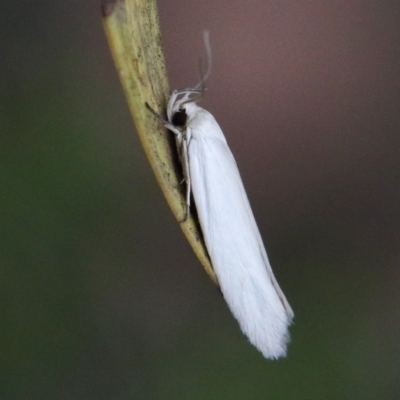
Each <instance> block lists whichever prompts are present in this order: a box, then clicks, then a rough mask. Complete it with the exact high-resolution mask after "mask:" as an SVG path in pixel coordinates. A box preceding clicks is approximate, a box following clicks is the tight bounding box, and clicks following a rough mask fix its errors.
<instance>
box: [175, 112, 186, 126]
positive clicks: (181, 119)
mask: <svg viewBox="0 0 400 400" xmlns="http://www.w3.org/2000/svg"><path fill="white" fill-rule="evenodd" d="M186 120H187V114H186V110H185V109H183V108H180V109H179V110H178V111H177V112H176V113H175V114H174V115H173V117H172V125H175V126H185V125H186Z"/></svg>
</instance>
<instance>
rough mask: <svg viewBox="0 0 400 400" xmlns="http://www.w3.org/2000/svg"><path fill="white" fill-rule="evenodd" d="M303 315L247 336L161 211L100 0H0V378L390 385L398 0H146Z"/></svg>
mask: <svg viewBox="0 0 400 400" xmlns="http://www.w3.org/2000/svg"><path fill="white" fill-rule="evenodd" d="M159 7H160V8H159V12H160V21H161V28H162V34H163V41H164V45H165V51H166V58H167V66H168V72H169V75H170V79H171V87H172V88H175V87H185V86H190V85H191V84H193V83H194V82H196V81H197V77H198V74H197V65H198V57H199V56H200V55H201V54H202V53H203V48H202V39H201V32H202V30H203V29H204V28H208V29H209V30H210V32H211V42H212V48H213V55H214V64H213V71H212V76H211V78H210V80H209V83H208V86H209V90H208V92H207V96H206V98H205V100H204V102H203V105H204V106H205V107H206V108H208V109H209V110H210V111H211V112H213V114H214V115H215V116H216V118H217V120H218V121H219V122H220V124H221V126H222V128H223V130H224V132H225V133H226V136H227V139H228V141H229V143H230V146H231V148H232V151H233V152H234V154H235V156H236V159H237V162H238V164H239V167H240V169H241V172H242V177H243V180H244V183H245V185H246V188H247V190H248V194H249V197H250V201H251V203H252V205H253V208H254V213H255V215H256V218H257V220H258V223H259V227H260V230H261V231H262V234H263V237H264V239H265V243H266V247H267V250H268V253H269V256H270V259H271V263H272V265H273V268H274V271H275V273H276V276H277V278H278V280H279V282H280V284H281V287H282V289H283V290H284V292H285V294H286V296H287V298H288V300H289V301H290V303H291V305H292V307H293V309H294V311H295V314H296V317H295V324H294V325H293V326H292V328H291V336H292V342H291V344H290V346H289V349H288V357H287V358H286V359H283V360H279V361H267V360H265V359H263V358H262V356H261V355H260V354H259V353H258V352H257V351H256V350H255V349H254V348H253V347H252V346H250V345H249V344H248V343H247V340H246V338H245V337H244V336H243V335H242V334H241V332H240V330H239V328H238V326H237V323H236V322H235V321H234V319H233V317H232V316H231V314H230V312H229V310H228V309H227V307H226V305H225V303H224V301H223V299H222V297H221V296H220V294H219V293H218V291H217V290H216V289H215V287H214V286H213V285H212V284H211V282H210V280H209V279H208V277H207V275H206V274H205V272H204V271H203V270H202V268H201V266H200V264H199V262H198V260H197V259H196V258H195V256H194V254H193V253H192V250H191V248H190V247H189V245H188V244H187V242H186V241H185V239H184V236H183V234H182V233H181V231H180V228H179V226H178V224H177V223H176V222H175V221H174V218H173V216H172V214H171V212H170V211H169V209H168V207H167V205H166V202H165V200H164V198H163V197H162V195H161V191H160V189H159V188H158V187H157V184H156V181H155V178H154V176H153V173H152V171H151V169H150V166H149V163H148V162H147V160H146V158H145V156H144V152H143V150H142V148H141V145H140V142H139V140H138V137H137V135H136V133H135V130H134V125H133V122H132V120H131V117H130V114H129V111H128V108H127V105H126V102H125V98H124V94H123V92H122V89H121V86H120V84H119V81H118V76H117V73H116V71H115V68H114V66H113V63H112V60H111V56H110V52H109V49H108V47H107V42H106V38H105V35H104V32H103V28H102V22H101V17H100V5H99V4H98V2H97V1H95V0H91V1H87V2H81V1H77V0H72V1H51V2H50V1H47V2H46V1H35V2H28V1H11V0H2V1H0V141H1V142H0V152H1V157H0V163H1V165H0V174H1V188H0V205H1V224H0V227H1V228H0V229H1V240H0V307H1V313H0V398H1V399H21V400H24V399H29V400H31V399H118V400H119V399H256V400H258V399H285V400H289V399H291V400H292V399H293V400H298V399H307V400H309V399H318V400H320V399H324V400H328V399H332V400H333V399H335V400H337V399H349V400H350V399H351V400H357V399H363V400H368V399H371V400H372V399H379V400H382V399H385V400H391V399H393V400H396V399H399V398H400V307H399V304H400V269H399V267H400V266H399V261H400V255H399V241H400V229H399V227H400V190H399V178H400V3H399V2H397V1H386V2H380V1H377V0H376V1H368V2H366V1H361V0H357V1H355V0H354V1H334V2H332V1H327V0H324V1H319V2H297V1H287V2H281V1H278V0H276V1H272V0H271V1H264V0H262V1H261V0H259V1H254V2H244V1H236V0H235V1H230V2H226V1H222V0H214V1H211V0H206V1H203V2H198V1H194V0H190V1H173V0H171V1H165V2H161V1H160V2H159Z"/></svg>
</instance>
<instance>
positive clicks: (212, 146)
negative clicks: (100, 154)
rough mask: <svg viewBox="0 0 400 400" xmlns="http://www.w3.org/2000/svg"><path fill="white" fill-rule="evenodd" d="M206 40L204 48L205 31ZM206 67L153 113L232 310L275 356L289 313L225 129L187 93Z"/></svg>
mask: <svg viewBox="0 0 400 400" xmlns="http://www.w3.org/2000/svg"><path fill="white" fill-rule="evenodd" d="M205 41H206V48H207V51H208V53H209V45H208V38H207V37H206V40H205ZM208 58H209V59H210V56H209V57H208ZM208 69H209V68H208ZM208 73H209V71H208V72H207V74H206V75H205V77H204V78H203V79H202V81H201V82H200V84H199V85H197V86H196V87H195V88H193V89H184V90H179V91H177V90H175V91H174V92H173V93H172V95H171V97H170V99H169V102H168V107H167V118H168V120H164V119H163V118H162V117H160V116H158V114H156V115H157V117H158V118H160V119H161V120H162V121H163V124H164V126H165V127H166V128H168V129H169V130H170V131H172V132H173V133H174V134H175V135H176V142H177V146H178V152H179V155H180V159H181V163H182V167H183V174H184V179H185V181H186V186H187V196H186V200H187V212H189V205H190V193H191V192H192V193H193V198H194V202H195V205H196V209H197V214H198V217H199V220H200V226H201V229H202V232H203V235H204V240H205V243H206V246H207V250H208V253H209V255H210V258H211V261H212V265H213V267H214V270H215V273H216V275H217V277H218V282H219V285H220V287H221V291H222V294H223V296H224V298H225V300H226V302H227V303H228V306H229V308H230V310H231V311H232V314H233V315H234V316H235V318H236V319H237V320H238V322H239V324H240V327H241V329H242V331H243V333H244V334H245V335H246V336H247V337H248V338H249V340H250V342H251V343H252V344H253V345H254V346H255V347H256V348H257V349H258V350H259V351H260V352H261V353H262V354H263V355H264V357H266V358H278V357H281V356H284V355H286V346H287V343H288V341H289V333H288V326H289V325H290V323H291V321H292V319H293V316H294V314H293V311H292V309H291V307H290V305H289V303H288V301H287V300H286V298H285V295H284V294H283V292H282V290H281V289H280V287H279V285H278V283H277V281H276V279H275V277H274V274H273V272H272V269H271V265H270V263H269V261H268V257H267V253H266V251H265V248H264V245H263V242H262V238H261V235H260V232H259V230H258V227H257V224H256V221H255V219H254V216H253V213H252V211H251V207H250V204H249V201H248V198H247V195H246V191H245V189H244V187H243V183H242V180H241V178H240V174H239V170H238V168H237V165H236V162H235V159H234V158H233V155H232V153H231V151H230V149H229V147H228V144H227V142H226V139H225V136H224V134H223V133H222V130H221V128H220V127H219V125H218V123H217V121H216V120H215V119H214V117H213V116H212V115H211V114H210V113H209V112H208V111H206V110H204V109H203V108H201V107H199V106H198V105H197V104H196V101H198V100H199V97H197V99H190V96H191V95H193V94H199V93H202V91H203V89H200V87H201V86H202V85H203V83H204V81H205V79H206V77H207V75H208ZM149 108H150V107H149ZM153 113H154V114H155V112H154V111H153Z"/></svg>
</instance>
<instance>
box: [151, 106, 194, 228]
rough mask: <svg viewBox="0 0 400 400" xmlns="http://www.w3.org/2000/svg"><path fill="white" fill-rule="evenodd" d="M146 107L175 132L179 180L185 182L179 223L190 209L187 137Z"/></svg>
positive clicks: (187, 215) (185, 218)
mask: <svg viewBox="0 0 400 400" xmlns="http://www.w3.org/2000/svg"><path fill="white" fill-rule="evenodd" d="M146 107H147V109H148V110H149V111H150V112H151V113H152V114H153V115H154V116H155V117H156V118H157V119H158V120H159V121H160V122H161V123H162V124H163V125H164V126H165V127H166V128H167V129H169V130H170V131H171V132H172V133H174V134H175V137H176V143H177V147H178V153H179V158H180V159H181V164H182V170H183V179H182V181H181V182H180V183H181V184H182V183H183V182H186V211H185V216H184V217H183V220H182V221H181V223H183V222H186V220H187V219H188V217H189V211H190V190H191V183H190V175H189V160H188V151H187V138H186V135H183V134H182V132H181V131H180V130H179V129H178V128H177V127H176V126H174V125H173V124H171V123H170V122H169V121H168V120H166V119H165V118H163V117H162V116H161V115H160V114H158V113H157V112H155V111H154V110H153V109H152V108H151V107H150V105H149V104H148V103H146Z"/></svg>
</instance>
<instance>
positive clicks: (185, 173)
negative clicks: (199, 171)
mask: <svg viewBox="0 0 400 400" xmlns="http://www.w3.org/2000/svg"><path fill="white" fill-rule="evenodd" d="M182 169H183V180H184V181H185V182H186V212H185V217H184V218H183V221H182V222H186V220H187V219H188V217H189V213H190V191H191V181H190V170H189V157H188V144H187V138H186V137H185V138H184V139H183V141H182Z"/></svg>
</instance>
